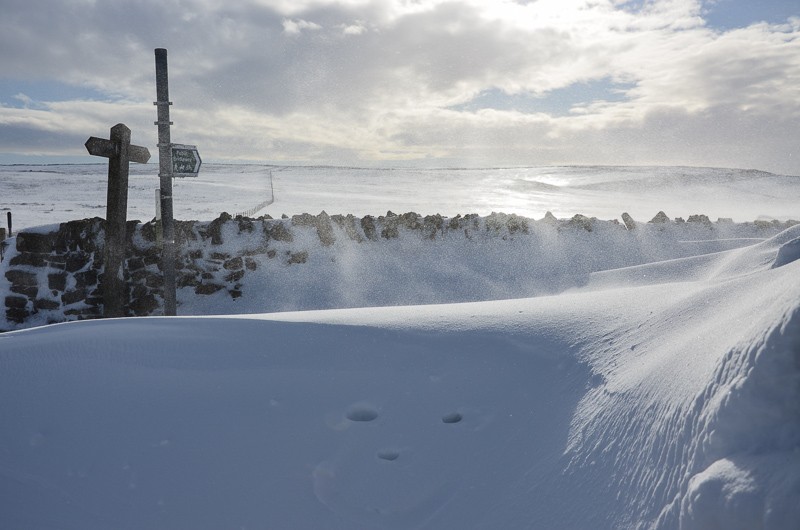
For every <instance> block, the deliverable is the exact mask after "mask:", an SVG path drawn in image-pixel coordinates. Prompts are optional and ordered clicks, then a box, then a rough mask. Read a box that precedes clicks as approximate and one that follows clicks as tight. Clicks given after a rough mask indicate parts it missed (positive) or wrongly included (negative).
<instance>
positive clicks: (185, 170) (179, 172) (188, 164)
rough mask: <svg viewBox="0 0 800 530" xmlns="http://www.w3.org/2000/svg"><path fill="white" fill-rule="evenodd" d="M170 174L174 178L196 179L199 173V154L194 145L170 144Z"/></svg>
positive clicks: (200, 161)
mask: <svg viewBox="0 0 800 530" xmlns="http://www.w3.org/2000/svg"><path fill="white" fill-rule="evenodd" d="M171 146H172V174H173V176H176V177H196V176H197V173H199V172H200V164H202V163H203V161H202V160H200V153H198V152H197V146H195V145H183V144H171Z"/></svg>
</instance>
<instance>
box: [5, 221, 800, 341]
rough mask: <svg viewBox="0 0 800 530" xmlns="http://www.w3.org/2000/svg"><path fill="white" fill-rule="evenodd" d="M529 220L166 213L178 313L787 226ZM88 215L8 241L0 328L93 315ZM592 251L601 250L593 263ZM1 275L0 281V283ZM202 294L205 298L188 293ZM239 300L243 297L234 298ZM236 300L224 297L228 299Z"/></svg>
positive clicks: (152, 276)
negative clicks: (189, 217)
mask: <svg viewBox="0 0 800 530" xmlns="http://www.w3.org/2000/svg"><path fill="white" fill-rule="evenodd" d="M622 219H623V223H620V222H618V221H616V220H613V221H601V220H598V219H596V218H588V217H585V216H582V215H575V216H574V217H572V218H570V219H561V220H559V219H556V218H555V217H554V216H553V215H551V214H549V213H548V214H547V215H546V216H545V217H544V218H543V219H541V220H538V221H537V220H533V219H529V218H524V217H520V216H517V215H513V214H511V215H506V214H502V213H493V214H491V215H489V216H485V217H481V216H478V215H465V216H460V215H458V216H455V217H451V218H445V217H442V216H440V215H428V216H422V215H419V214H416V213H414V212H409V213H405V214H401V215H396V214H394V213H392V212H387V214H386V215H385V216H377V217H373V216H365V217H363V218H357V217H354V216H353V215H328V214H327V213H325V212H322V213H320V214H319V215H310V214H302V215H295V216H293V217H291V218H289V217H284V218H282V219H272V218H271V217H269V216H265V217H261V218H258V219H251V218H245V217H236V218H235V219H234V218H232V217H231V216H230V215H228V214H225V213H223V214H222V215H221V216H220V217H219V218H218V219H215V220H213V221H210V222H196V221H177V222H176V247H177V255H176V264H175V265H176V266H175V268H176V274H177V278H176V280H177V281H176V283H177V287H178V303H179V307H178V311H179V314H211V313H215V312H234V313H235V312H243V313H247V312H262V311H280V310H289V309H314V308H327V307H346V306H359V305H393V304H407V303H433V302H455V301H467V300H471V299H482V298H483V299H488V298H510V297H521V296H534V295H539V294H547V293H552V292H556V291H558V290H563V289H565V288H569V287H573V286H577V285H580V282H581V278H582V277H583V276H585V275H587V274H589V273H591V272H595V271H596V270H597V268H596V266H595V263H600V262H602V263H605V264H608V263H611V264H612V265H614V266H615V267H625V266H631V265H637V264H642V263H648V262H652V261H657V260H662V259H673V258H676V257H685V256H691V255H697V254H702V253H707V252H713V251H718V250H727V249H728V248H733V247H735V246H742V245H744V244H746V243H747V242H748V241H751V240H758V239H763V238H766V237H770V236H772V235H774V234H776V233H778V232H780V231H782V230H784V229H785V228H787V227H788V226H790V225H791V224H795V223H794V222H793V221H789V222H787V223H780V222H766V221H757V222H755V223H742V224H735V223H732V222H731V221H730V220H724V219H720V220H718V221H717V222H716V223H712V222H711V221H710V220H709V219H708V217H706V216H704V215H697V216H691V217H690V218H689V219H688V221H685V222H684V221H683V220H682V219H676V220H670V219H669V218H668V217H667V216H666V215H665V214H664V213H663V212H659V214H658V215H656V216H655V217H654V218H653V219H652V220H651V221H650V222H648V223H637V222H636V221H634V220H633V219H632V218H631V217H630V216H629V215H627V214H624V215H623V216H622ZM104 225H105V221H104V220H103V219H101V218H92V219H84V220H79V221H71V222H68V223H63V224H61V225H52V226H45V227H39V228H37V229H34V230H30V231H26V232H22V233H19V234H17V235H16V237H13V238H9V239H8V240H7V241H6V243H7V244H8V247H7V248H6V249H5V253H4V259H3V261H2V263H0V271H2V273H3V274H2V279H0V296H3V298H4V305H5V311H4V314H2V315H0V330H9V329H18V328H22V327H30V326H35V325H42V324H48V323H56V322H63V321H69V320H80V319H89V318H99V317H101V316H102V310H103V299H102V285H101V283H102V275H103V246H104V243H103V240H104ZM598 254H603V255H604V256H605V257H604V259H602V260H598V259H595V258H596V256H597V255H598ZM124 274H125V280H126V285H127V290H128V292H127V293H126V298H127V300H128V304H127V313H128V315H130V316H145V315H157V314H161V313H162V303H163V291H162V290H163V280H162V274H161V269H160V248H159V244H158V234H157V232H156V224H155V223H153V222H149V223H140V222H139V221H129V222H128V225H127V256H126V260H125V267H124ZM3 282H5V284H4V283H3ZM202 299H207V300H208V302H207V303H203V302H201V301H199V300H202ZM241 299H247V300H249V301H245V302H242V301H241ZM236 304H238V305H236Z"/></svg>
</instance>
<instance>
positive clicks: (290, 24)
mask: <svg viewBox="0 0 800 530" xmlns="http://www.w3.org/2000/svg"><path fill="white" fill-rule="evenodd" d="M318 29H322V26H320V25H319V24H315V23H313V22H309V21H307V20H302V19H298V20H291V19H288V18H285V19H283V31H284V32H285V33H287V34H289V35H297V34H298V33H300V32H301V31H303V30H318Z"/></svg>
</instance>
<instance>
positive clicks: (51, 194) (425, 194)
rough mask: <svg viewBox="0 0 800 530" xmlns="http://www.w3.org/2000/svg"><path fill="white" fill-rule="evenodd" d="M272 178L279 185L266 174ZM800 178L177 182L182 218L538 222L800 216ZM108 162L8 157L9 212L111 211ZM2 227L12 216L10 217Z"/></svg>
mask: <svg viewBox="0 0 800 530" xmlns="http://www.w3.org/2000/svg"><path fill="white" fill-rule="evenodd" d="M157 174H158V166H157V165H156V164H146V165H141V164H131V166H130V180H129V187H130V191H129V193H128V219H139V220H141V221H148V220H150V219H152V218H153V217H154V215H155V189H156V188H157V187H158V176H157ZM270 174H271V175H272V180H273V186H272V187H271V186H270V182H269V175H270ZM798 181H800V177H797V176H786V175H775V174H772V173H765V172H761V171H752V170H731V169H710V168H687V167H580V166H576V167H533V168H497V169H446V170H442V169H435V170H431V169H401V168H396V169H381V168H376V169H365V168H341V167H306V166H298V167H293V166H288V167H286V166H284V167H278V166H257V165H223V164H205V165H203V167H202V169H201V171H200V174H199V176H198V177H197V178H185V179H176V180H175V184H174V189H173V191H174V208H175V218H176V219H183V220H190V219H196V220H210V219H213V218H215V217H217V216H218V215H219V214H220V213H221V212H223V211H226V212H228V213H230V214H232V215H233V214H235V213H236V212H243V211H246V210H249V209H251V208H253V207H254V206H256V205H258V204H259V203H261V202H263V201H264V200H266V199H268V198H270V197H271V196H272V195H271V194H272V188H273V187H274V198H275V203H274V205H272V206H270V207H269V208H267V209H266V210H264V211H262V212H259V215H260V214H262V213H269V214H271V215H272V216H273V217H277V216H280V215H281V214H282V213H286V214H288V215H292V214H299V213H304V212H308V213H312V214H318V213H319V212H320V211H322V210H325V211H326V212H328V213H329V214H335V213H341V214H346V213H351V214H353V215H356V216H359V217H361V216H364V215H381V214H384V213H386V211H387V210H391V211H394V212H397V213H402V212H408V211H416V212H419V213H421V214H423V215H427V214H435V213H439V214H441V215H445V216H455V215H458V214H461V215H465V214H469V213H476V214H480V215H488V214H489V213H491V212H493V211H496V212H506V213H515V214H517V215H523V216H526V217H533V218H537V219H540V218H541V217H543V216H544V214H545V212H547V211H550V212H552V213H553V214H554V215H555V216H556V217H559V218H561V217H572V216H573V215H575V214H576V213H580V214H583V215H587V216H590V217H592V216H594V217H597V218H599V219H616V218H619V216H620V215H621V214H622V212H625V211H626V212H628V213H629V214H631V215H632V216H633V217H634V219H637V220H641V221H648V220H650V219H651V218H652V217H653V216H654V215H655V214H656V213H657V212H658V211H659V210H664V211H665V212H666V213H667V214H669V215H670V216H671V217H683V218H687V217H688V216H689V215H692V214H698V213H702V214H706V215H708V216H709V217H710V218H711V219H712V220H716V219H717V218H719V217H729V218H732V219H733V220H734V221H740V222H741V221H753V220H755V219H758V218H767V219H780V220H786V219H790V218H795V219H797V217H798V216H800V213H798V191H797V188H798ZM106 187H107V176H106V166H105V165H103V164H93V165H55V166H19V165H18V166H0V214H3V215H5V212H6V211H9V210H10V211H11V212H12V214H13V219H14V227H16V228H17V229H22V228H26V227H30V226H36V225H42V224H52V223H61V222H64V221H70V220H73V219H83V218H86V217H95V216H99V217H105V204H106ZM2 221H3V223H2V226H5V219H2Z"/></svg>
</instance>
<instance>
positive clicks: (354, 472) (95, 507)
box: [0, 166, 800, 530]
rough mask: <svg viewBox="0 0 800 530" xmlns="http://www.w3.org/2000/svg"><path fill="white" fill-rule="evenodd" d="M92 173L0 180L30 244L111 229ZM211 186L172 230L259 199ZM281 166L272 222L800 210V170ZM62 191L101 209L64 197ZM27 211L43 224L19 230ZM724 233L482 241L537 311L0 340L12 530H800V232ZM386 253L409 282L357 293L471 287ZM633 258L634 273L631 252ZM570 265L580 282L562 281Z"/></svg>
mask: <svg viewBox="0 0 800 530" xmlns="http://www.w3.org/2000/svg"><path fill="white" fill-rule="evenodd" d="M82 167H94V168H95V169H93V170H91V171H88V170H87V173H86V174H85V175H83V174H79V173H78V172H77V170H76V168H77V166H70V167H68V168H67V169H59V168H57V169H56V170H55V171H56V173H55V175H56V176H53V179H54V181H53V182H51V183H50V184H47V183H46V182H47V178H48V177H47V176H46V175H45V174H44V173H42V172H41V171H40V170H41V168H38V169H37V168H30V169H33V170H35V173H34V174H35V175H36V176H35V179H42V180H41V184H40V181H37V185H40V186H41V189H40V190H39V191H34V190H33V189H32V188H33V184H31V181H32V180H34V179H31V178H28V179H27V180H26V179H25V178H22V177H23V176H24V175H23V174H22V172H21V168H19V167H16V168H13V170H12V169H10V168H8V167H6V168H0V173H3V175H2V176H3V180H2V183H0V188H2V195H1V196H2V197H3V201H7V202H4V203H3V204H4V205H5V204H7V203H11V205H12V206H13V210H14V214H15V219H19V221H18V224H19V226H20V227H22V226H35V225H42V224H50V223H55V222H59V221H64V220H68V219H71V218H79V217H85V216H93V215H100V216H102V215H103V210H102V209H101V210H97V209H92V208H96V207H97V205H101V204H103V203H104V199H103V193H104V192H103V191H102V190H100V191H98V190H97V189H96V188H97V187H98V186H100V187H102V180H103V179H104V175H100V176H99V177H98V172H97V167H96V166H82ZM100 167H102V166H100ZM60 168H63V166H61V167H60ZM50 169H51V170H52V168H50ZM215 171H216V175H217V176H231V175H232V173H231V169H230V168H228V169H222V168H221V167H220V168H216V169H213V170H212V171H209V172H208V174H207V175H206V180H200V179H198V180H197V182H180V183H179V184H178V187H176V193H175V196H176V216H177V217H179V218H187V217H193V218H199V219H201V220H202V219H211V218H212V217H216V215H218V213H219V211H221V210H227V211H236V210H239V209H241V210H244V209H247V208H249V207H251V206H252V205H253V204H256V203H258V202H260V200H261V198H260V197H262V196H263V194H262V193H261V191H258V189H257V188H259V184H256V182H257V181H258V177H256V176H255V175H257V174H258V173H259V172H258V171H252V172H250V173H248V174H250V175H253V177H252V178H253V179H255V180H254V181H253V184H252V185H247V186H242V189H241V190H240V191H237V190H236V187H237V186H235V185H234V184H233V182H232V179H231V180H229V181H227V182H219V181H215V180H214V175H215V173H214V172H215ZM201 174H202V173H201ZM262 174H263V173H262ZM9 175H11V177H9V178H6V176H9ZM20 175H22V176H20ZM32 175H33V174H32ZM32 175H29V177H30V176H32ZM51 175H52V174H51ZM65 175H66V176H65ZM76 175H77V176H76ZM273 175H274V189H275V204H274V205H272V206H270V207H269V208H267V210H266V212H267V213H270V214H272V215H273V216H277V215H280V213H282V212H285V213H287V214H294V213H301V212H303V211H309V212H311V213H317V212H318V211H319V210H323V209H324V210H326V211H327V212H329V213H332V214H333V213H354V214H356V215H364V214H382V213H384V212H385V210H388V209H391V210H393V211H395V212H404V211H408V210H414V211H417V212H419V213H422V214H428V213H435V212H439V213H442V214H443V215H455V214H459V213H460V214H465V213H472V212H474V213H479V214H484V215H485V214H487V213H489V212H490V211H493V210H494V211H506V212H508V213H512V212H513V213H519V214H524V215H528V216H532V217H536V218H540V217H541V216H542V215H543V213H544V211H546V210H551V211H552V212H553V213H555V214H556V216H558V217H569V216H572V215H573V214H575V213H582V214H585V215H590V216H592V215H593V216H597V217H600V218H601V219H611V218H616V217H618V216H619V215H620V214H621V213H622V212H623V211H627V212H629V213H630V214H631V215H633V217H634V218H636V219H637V220H640V221H646V220H648V219H650V218H651V217H653V216H654V215H655V213H656V212H657V211H658V210H664V211H666V212H667V213H668V214H669V215H670V216H672V217H675V216H683V217H688V216H689V215H691V214H696V213H704V214H707V215H709V216H710V217H711V218H712V220H713V219H716V217H730V218H733V219H734V220H735V221H740V222H741V221H752V220H753V219H755V218H757V217H759V216H763V217H765V218H770V217H772V218H779V219H788V218H794V219H797V218H798V217H800V210H799V209H800V206H799V205H800V186H799V185H798V178H797V177H787V176H777V175H770V174H763V173H757V172H748V171H731V170H706V169H689V168H531V169H514V170H511V169H502V170H484V171H479V170H448V171H431V170H415V171H411V170H398V173H397V174H396V177H395V176H394V174H393V173H392V172H390V171H388V170H347V169H342V168H337V169H333V168H288V169H285V170H282V171H277V170H276V169H273ZM78 177H80V178H78ZM545 177H546V178H545ZM69 178H74V181H75V182H82V184H81V185H80V186H79V189H81V190H82V192H81V193H85V194H87V195H91V199H90V200H89V199H87V200H86V201H84V198H83V196H81V198H78V192H77V191H74V190H73V191H74V193H75V195H71V194H72V193H73V191H71V192H64V193H60V192H59V193H55V192H53V189H54V187H56V186H57V184H55V180H56V179H57V180H58V182H64V181H66V180H69ZM145 178H153V179H155V177H145V176H144V175H142V176H141V177H136V179H134V181H132V190H131V193H132V196H131V214H129V218H142V219H149V218H151V217H152V206H150V205H151V204H152V191H149V190H144V191H142V194H143V195H147V201H145V200H144V199H142V200H141V202H137V201H139V199H135V198H134V195H136V193H134V190H136V189H138V188H137V186H139V184H137V183H138V182H140V180H139V179H141V181H142V182H144V179H145ZM243 180H244V179H243ZM90 181H91V182H94V184H87V183H86V182H90ZM15 183H16V184H15ZM98 183H100V184H98ZM14 186H17V187H14ZM149 186H150V184H141V187H142V189H144V188H146V187H149ZM193 186H194V188H193ZM62 187H63V186H61V185H59V189H61V188H62ZM9 189H11V190H17V191H14V192H13V193H12V194H11V195H8V193H9V192H8V190H9ZM190 189H192V190H193V191H188V190H190ZM200 189H205V190H207V191H206V192H201V191H199V190H200ZM248 189H249V191H248ZM261 189H263V186H261ZM181 190H187V191H185V193H186V197H191V198H192V199H191V201H186V202H185V203H184V204H183V205H179V202H180V197H181V193H182V191H181ZM215 190H216V191H215ZM145 191H146V193H145ZM137 193H138V192H137ZM92 194H93V195H92ZM7 197H12V198H11V199H10V200H9V199H7ZM56 197H58V198H56ZM23 202H27V203H28V205H35V206H32V207H31V208H28V210H27V211H28V213H27V214H23V211H22V210H21V211H19V215H17V211H18V208H21V203H23ZM82 204H85V205H90V206H91V205H93V206H91V207H87V206H81V205H82ZM4 207H5V206H4ZM181 208H185V209H184V210H182V209H181ZM68 210H71V211H68ZM48 212H49V213H48ZM26 215H27V216H28V217H25V216H26ZM722 225H724V226H725V229H724V230H721V229H715V230H710V229H709V230H708V231H707V233H708V236H707V237H706V238H705V239H703V238H702V237H700V236H699V235H696V236H695V237H692V238H691V241H684V240H682V239H681V237H677V236H675V237H671V238H670V237H668V238H667V239H666V240H668V241H669V245H661V243H660V242H663V241H665V240H664V239H663V237H664V236H663V233H667V235H669V234H670V233H674V234H678V235H679V234H681V233H684V232H679V231H677V229H676V226H677V225H666V226H664V230H663V231H662V230H659V228H658V227H655V226H654V225H650V226H649V227H646V229H643V230H640V232H639V233H638V234H637V235H635V236H634V235H633V234H630V236H631V237H636V238H637V241H638V243H637V245H629V246H625V245H618V243H619V241H622V240H623V237H624V236H622V235H619V234H624V232H613V234H615V235H613V236H612V235H610V234H611V232H610V229H609V230H595V231H593V232H586V231H583V230H582V229H576V230H575V231H573V232H569V231H561V232H559V231H554V232H553V233H554V234H555V235H554V240H552V241H549V242H548V244H547V245H545V246H543V247H541V248H544V249H546V250H547V251H548V252H549V253H550V254H549V255H547V256H539V255H536V254H531V255H525V254H524V253H523V252H521V251H520V248H521V247H515V248H516V250H515V252H514V253H513V255H510V256H509V255H502V250H503V248H504V247H503V245H501V244H497V245H496V246H493V247H492V246H490V248H491V249H492V250H494V249H496V251H495V252H497V254H498V255H496V256H495V259H496V261H497V263H499V264H501V265H500V266H499V267H498V268H495V269H491V267H490V268H489V269H490V270H494V271H497V272H498V274H499V275H500V276H502V279H503V282H504V285H506V286H508V285H514V284H515V282H518V284H519V285H520V286H526V285H531V284H536V285H547V284H548V282H549V284H550V286H551V288H550V289H543V290H542V292H540V293H537V294H536V295H535V296H534V295H529V294H526V296H529V297H527V298H519V297H517V298H514V297H513V296H512V295H513V292H511V293H506V296H505V298H506V299H493V300H484V301H476V302H470V303H449V304H430V305H419V304H418V303H417V304H414V305H405V306H393V307H389V306H387V307H372V308H365V307H361V308H359V307H355V308H347V309H331V310H324V311H321V310H319V311H303V312H283V313H271V314H260V315H259V314H228V315H218V316H191V317H190V316H184V317H179V318H159V317H154V318H140V319H119V320H113V321H112V320H106V321H84V322H77V323H69V324H59V325H53V326H44V327H39V328H35V329H30V330H25V331H19V332H10V333H4V334H0V527H2V528H67V529H106V528H131V529H133V528H165V529H167V528H208V529H217V528H248V529H250V528H277V529H284V528H287V529H288V528H313V529H343V530H344V529H348V530H350V529H382V528H387V529H410V528H427V529H467V528H470V529H471V528H476V529H477V528H480V529H484V528H485V529H523V528H524V529H528V528H565V529H575V528H577V529H583V528H585V529H595V528H663V529H671V528H687V529H689V528H697V529H709V528H711V529H742V530H744V529H754V528H771V529H796V528H798V527H800V502H798V499H800V282H798V278H800V260H798V258H800V225H795V226H792V227H789V228H787V229H785V230H783V231H772V232H766V231H764V232H762V236H759V235H758V231H754V228H753V226H752V225H751V224H744V223H742V224H726V223H722ZM662 232H663V233H662ZM659 234H661V235H659ZM674 234H673V235H674ZM559 238H561V239H562V240H563V241H569V242H570V244H569V245H566V244H565V243H563V241H562V242H561V243H559V241H560V239H559ZM660 238H661V239H660ZM401 243H402V240H400V241H399V242H398V244H396V245H395V244H388V243H387V244H385V245H382V246H381V247H380V248H381V249H382V252H383V253H384V256H382V257H381V259H382V260H384V261H379V263H385V262H391V263H395V264H399V263H401V259H405V263H406V264H407V265H406V268H407V270H406V271H405V272H404V274H405V276H400V277H398V276H397V275H394V276H392V277H386V276H382V275H385V274H386V270H385V269H383V268H382V267H369V266H363V265H364V263H363V262H362V263H361V265H362V266H361V267H360V268H359V269H358V270H357V271H356V272H355V273H354V277H353V278H352V280H353V282H354V285H355V283H360V284H362V285H366V286H368V287H369V286H373V287H374V288H375V289H376V290H377V289H378V288H380V292H376V296H377V297H378V298H379V299H380V297H384V298H385V299H387V300H397V299H403V298H402V297H403V292H404V288H405V286H406V285H407V284H408V283H409V282H410V281H411V280H412V279H413V278H414V275H415V271H417V273H418V274H420V275H427V282H425V281H420V282H417V283H418V284H425V285H428V286H429V287H428V289H429V291H431V292H435V291H436V290H437V289H440V290H441V291H442V292H449V291H457V292H458V291H463V290H465V289H466V290H468V289H469V288H471V287H474V288H475V289H476V290H480V289H481V288H482V287H481V286H480V285H478V284H476V283H475V278H476V275H474V274H473V273H474V271H475V270H476V266H475V264H474V263H471V262H470V259H471V258H470V253H471V252H472V251H474V249H475V247H474V246H470V245H467V244H452V245H449V246H445V245H444V244H443V243H441V241H436V242H430V244H431V245H436V244H442V245H443V246H442V247H441V248H442V252H440V258H441V260H442V262H443V263H446V264H447V266H448V269H447V271H445V272H446V273H442V274H439V275H434V274H433V273H435V272H436V271H437V269H436V261H435V260H434V259H433V258H432V257H430V256H431V255H433V253H428V254H424V255H423V254H412V255H410V256H409V255H408V248H407V247H403V245H402V244H401ZM610 245H611V246H613V245H618V246H616V247H614V248H615V249H617V248H618V249H619V250H618V251H615V252H610V251H608V250H607V247H609V246H610ZM644 248H647V249H650V252H649V253H642V254H641V255H639V256H637V257H636V260H638V262H637V263H636V264H634V265H631V264H630V263H628V261H630V260H629V259H628V257H627V256H624V255H623V256H620V255H618V254H620V253H623V254H624V253H625V252H630V249H640V250H641V249H644ZM471 249H472V250H471ZM485 251H486V248H485V247H484V248H482V252H485ZM393 253H394V254H393ZM489 255H491V253H490V254H489ZM642 257H645V258H647V259H640V258H642ZM631 259H632V258H631ZM525 260H528V261H525ZM537 260H539V261H540V263H543V264H544V265H543V266H538V267H537V266H530V263H535V262H536V261H537ZM636 260H634V261H636ZM514 262H518V263H525V265H524V266H523V265H520V266H514V265H513V263H514ZM576 262H577V263H576ZM456 263H464V264H465V266H464V267H463V268H457V267H454V264H456ZM309 265H312V264H311V263H309ZM287 270H288V269H287ZM292 270H296V271H302V270H303V269H302V268H301V267H296V268H295V269H292ZM321 270H322V269H319V270H318V272H319V271H321ZM393 270H394V271H395V272H398V271H401V270H402V267H400V266H399V265H397V266H396V267H395V268H394V269H393ZM565 270H566V271H567V272H570V271H572V272H576V274H577V273H579V274H580V278H581V281H580V282H571V281H566V282H565V281H562V280H563V279H564V277H565V276H564V275H565ZM471 271H472V272H471ZM439 272H441V271H439ZM462 273H463V274H462ZM467 273H469V274H467ZM288 274H289V273H287V276H286V278H285V279H286V281H290V277H289V276H288ZM298 274H300V273H299V272H298ZM315 274H316V273H315ZM316 275H317V276H319V274H316ZM359 275H360V277H361V278H362V280H361V281H360V282H357V280H358V277H359ZM484 276H485V275H484ZM330 278H331V280H330V281H334V278H335V276H331V277H330ZM381 278H383V281H381ZM308 279H309V280H310V279H311V275H309V277H308ZM433 280H435V281H433ZM439 284H442V285H439ZM300 285H301V283H298V284H297V288H298V289H299V288H300ZM312 285H313V283H312ZM254 288H255V286H254V285H251V286H249V287H248V289H249V290H251V291H252V289H254ZM292 292H293V290H292V289H285V290H275V291H270V292H269V293H265V296H280V297H291V296H292ZM295 292H296V291H295ZM488 292H489V291H488V290H487V291H486V293H488ZM301 294H304V295H305V294H307V293H301ZM368 294H369V289H366V290H364V291H363V293H362V295H363V296H364V297H368ZM417 294H418V296H417V298H416V300H423V301H425V300H430V299H431V297H432V298H435V295H431V297H429V298H425V297H424V293H422V292H420V293H417ZM244 298H245V297H243V299H244ZM486 298H488V296H487V297H486ZM495 298H496V297H495ZM412 300H414V299H413V298H412ZM290 303H291V301H287V305H290ZM312 305H313V304H310V303H309V304H307V306H308V307H311V306H312ZM364 305H366V304H364ZM233 307H235V306H233V305H228V306H225V307H224V308H222V309H221V310H220V311H219V312H223V311H224V312H228V313H233V312H235V311H234V310H233V309H232V308H233ZM184 308H185V309H189V310H191V302H190V301H188V300H184ZM212 309H213V308H211V309H209V308H204V310H203V311H200V310H199V308H195V312H205V313H210V312H213V310H212ZM184 314H186V313H184Z"/></svg>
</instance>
